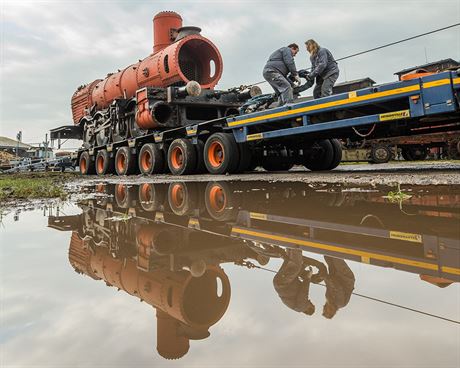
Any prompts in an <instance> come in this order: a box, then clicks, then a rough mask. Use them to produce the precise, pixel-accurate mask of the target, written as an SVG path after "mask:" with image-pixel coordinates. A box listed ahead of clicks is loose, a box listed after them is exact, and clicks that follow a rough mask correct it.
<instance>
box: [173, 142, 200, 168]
mask: <svg viewBox="0 0 460 368" xmlns="http://www.w3.org/2000/svg"><path fill="white" fill-rule="evenodd" d="M168 167H169V170H171V173H172V174H174V175H185V174H191V173H193V172H194V171H195V169H196V149H195V147H194V146H193V144H192V142H190V140H188V139H186V138H177V139H175V140H174V141H173V142H172V143H171V145H170V146H169V149H168Z"/></svg>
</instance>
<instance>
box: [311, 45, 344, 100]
mask: <svg viewBox="0 0 460 368" xmlns="http://www.w3.org/2000/svg"><path fill="white" fill-rule="evenodd" d="M305 46H306V47H307V51H308V52H309V53H310V61H311V72H310V73H309V74H308V76H307V81H308V82H311V83H313V81H314V80H315V78H316V86H315V88H314V89H313V98H320V97H326V96H330V95H332V87H334V84H335V82H336V81H337V78H338V77H339V67H338V65H337V62H336V61H335V59H334V57H333V56H332V54H331V52H330V51H329V50H328V49H326V48H324V47H321V46H320V45H318V44H317V43H316V41H315V40H308V41H306V42H305Z"/></svg>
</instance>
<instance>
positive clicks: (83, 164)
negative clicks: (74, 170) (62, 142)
mask: <svg viewBox="0 0 460 368" xmlns="http://www.w3.org/2000/svg"><path fill="white" fill-rule="evenodd" d="M87 168H88V165H87V162H86V158H85V157H83V158H82V159H80V172H82V173H83V174H86V170H87Z"/></svg>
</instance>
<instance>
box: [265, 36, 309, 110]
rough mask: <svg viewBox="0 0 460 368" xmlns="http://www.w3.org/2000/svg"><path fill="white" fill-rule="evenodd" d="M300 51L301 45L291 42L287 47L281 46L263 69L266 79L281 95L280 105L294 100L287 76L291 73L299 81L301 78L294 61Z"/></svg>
mask: <svg viewBox="0 0 460 368" xmlns="http://www.w3.org/2000/svg"><path fill="white" fill-rule="evenodd" d="M298 52H299V46H298V45H297V44H295V43H291V44H290V45H289V46H287V47H281V48H280V49H278V50H276V51H275V52H274V53H273V54H271V55H270V57H269V58H268V61H267V63H266V64H265V67H264V70H263V76H264V78H265V80H266V81H267V82H268V83H270V85H271V86H272V88H273V89H274V91H275V93H276V94H277V95H279V106H282V105H285V104H287V103H290V102H292V101H293V100H294V95H293V90H292V85H291V82H290V81H289V80H288V79H287V78H286V77H287V75H288V74H289V73H291V75H292V76H293V77H294V79H295V81H296V82H297V83H300V78H299V75H298V73H297V69H296V66H295V62H294V56H296V55H297V53H298Z"/></svg>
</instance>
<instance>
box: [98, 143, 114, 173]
mask: <svg viewBox="0 0 460 368" xmlns="http://www.w3.org/2000/svg"><path fill="white" fill-rule="evenodd" d="M95 167H96V173H97V175H106V174H113V172H114V170H115V161H114V159H113V158H111V157H110V155H109V153H108V152H107V150H105V149H103V150H100V151H99V152H98V153H97V155H96V165H95Z"/></svg>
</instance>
